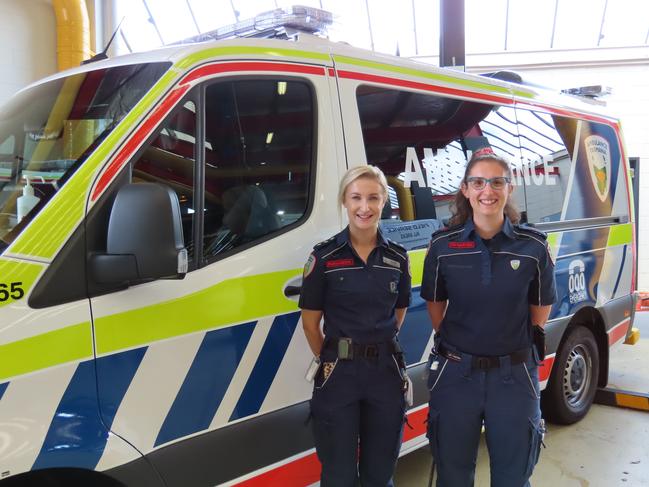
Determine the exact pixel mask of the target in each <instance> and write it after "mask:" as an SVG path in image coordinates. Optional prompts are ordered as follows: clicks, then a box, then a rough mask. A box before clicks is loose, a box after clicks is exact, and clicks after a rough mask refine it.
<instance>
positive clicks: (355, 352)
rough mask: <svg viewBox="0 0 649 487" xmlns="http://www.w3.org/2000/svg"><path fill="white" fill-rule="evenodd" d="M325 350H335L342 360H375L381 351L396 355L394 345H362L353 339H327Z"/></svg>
mask: <svg viewBox="0 0 649 487" xmlns="http://www.w3.org/2000/svg"><path fill="white" fill-rule="evenodd" d="M323 348H324V349H325V350H333V351H335V352H337V354H338V358H339V359H340V360H353V359H355V358H366V359H368V358H369V359H374V358H378V356H379V355H380V353H381V351H383V353H386V352H388V351H389V352H388V353H390V354H392V353H394V352H395V350H394V345H393V344H392V343H385V342H384V343H371V344H365V345H363V344H360V343H355V342H354V341H352V340H351V338H329V337H327V338H326V339H325V343H324V347H323Z"/></svg>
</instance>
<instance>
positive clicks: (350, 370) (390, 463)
mask: <svg viewBox="0 0 649 487" xmlns="http://www.w3.org/2000/svg"><path fill="white" fill-rule="evenodd" d="M381 352H384V351H383V350H381ZM321 359H322V361H323V366H321V367H320V371H319V373H318V376H317V377H316V380H315V385H314V390H313V397H312V399H311V415H312V426H313V434H314V437H315V443H316V453H317V455H318V458H319V459H320V462H321V463H322V475H321V480H320V485H321V486H322V487H353V486H355V485H358V481H359V479H360V484H361V485H362V486H363V487H386V486H392V485H393V483H392V473H393V471H394V467H395V464H396V461H397V458H398V455H399V449H400V447H401V434H402V429H403V423H404V418H405V399H404V395H403V392H402V385H403V383H402V379H401V375H400V371H399V368H398V366H397V363H396V362H395V360H394V358H393V356H392V354H390V353H388V352H384V353H380V355H379V357H378V358H373V359H372V358H354V359H353V360H338V359H337V358H336V357H335V354H334V356H333V357H332V356H328V353H327V352H323V354H322V357H321ZM328 361H329V362H331V361H333V362H334V363H335V366H334V368H333V371H332V372H331V373H330V375H329V376H328V378H327V379H326V380H325V379H324V375H323V374H324V362H328Z"/></svg>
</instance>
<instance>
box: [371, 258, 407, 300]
mask: <svg viewBox="0 0 649 487" xmlns="http://www.w3.org/2000/svg"><path fill="white" fill-rule="evenodd" d="M372 271H373V273H372V278H373V281H374V288H375V290H376V291H377V292H378V293H379V295H381V296H385V297H386V298H388V299H391V298H393V299H394V300H396V298H397V296H398V295H399V281H400V280H401V271H400V270H399V269H395V268H394V267H380V266H373V267H372Z"/></svg>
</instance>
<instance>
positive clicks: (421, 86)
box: [338, 69, 514, 105]
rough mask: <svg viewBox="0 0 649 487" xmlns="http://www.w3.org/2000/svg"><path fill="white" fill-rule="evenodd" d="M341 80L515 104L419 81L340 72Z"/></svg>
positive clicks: (502, 98)
mask: <svg viewBox="0 0 649 487" xmlns="http://www.w3.org/2000/svg"><path fill="white" fill-rule="evenodd" d="M338 77H339V78H347V79H355V80H360V81H371V82H374V83H383V84H387V85H394V86H402V87H405V88H414V89H416V90H423V91H431V92H434V93H446V94H448V95H455V96H464V97H467V98H473V99H479V100H486V101H490V102H494V103H501V104H503V105H511V104H512V103H514V102H513V100H512V99H510V98H505V97H502V96H495V95H485V94H483V93H476V92H473V91H467V90H460V89H457V88H447V87H445V86H436V85H430V84H428V83H420V82H417V81H408V80H404V79H397V78H389V77H387V76H377V75H375V74H364V73H356V72H353V71H344V70H340V69H339V70H338Z"/></svg>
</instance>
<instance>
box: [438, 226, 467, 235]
mask: <svg viewBox="0 0 649 487" xmlns="http://www.w3.org/2000/svg"><path fill="white" fill-rule="evenodd" d="M463 226H464V225H453V226H451V227H442V228H440V229H438V230H435V231H434V232H433V234H432V235H431V238H434V237H440V236H442V235H444V234H445V233H453V232H455V231H457V230H460V229H461V228H462V227H463Z"/></svg>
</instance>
